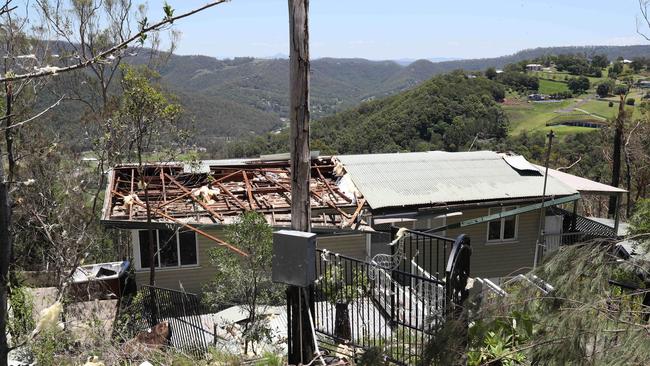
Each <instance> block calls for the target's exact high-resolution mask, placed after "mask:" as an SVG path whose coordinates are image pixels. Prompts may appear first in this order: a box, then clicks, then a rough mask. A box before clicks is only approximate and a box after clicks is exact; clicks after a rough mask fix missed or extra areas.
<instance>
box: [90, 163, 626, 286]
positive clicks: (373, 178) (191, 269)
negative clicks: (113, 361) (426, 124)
mask: <svg viewBox="0 0 650 366" xmlns="http://www.w3.org/2000/svg"><path fill="white" fill-rule="evenodd" d="M144 174H146V178H145V180H146V181H148V182H149V183H148V187H149V203H150V207H151V208H152V210H151V212H152V213H153V219H152V220H151V224H147V215H146V205H144V203H143V200H144V192H143V191H142V189H141V188H140V187H139V185H138V184H137V180H138V179H137V169H136V166H134V165H119V166H116V167H114V168H113V169H112V171H111V172H110V174H109V180H108V187H107V189H106V202H105V206H104V209H103V214H102V218H101V222H102V224H103V225H105V226H108V227H113V228H118V229H123V230H128V231H129V232H130V233H131V238H132V249H133V252H132V258H133V263H134V264H135V274H136V282H137V283H138V284H146V283H148V279H149V266H150V265H151V264H150V263H149V258H148V256H147V255H146V253H147V252H148V247H149V236H148V231H147V229H148V228H152V229H154V230H156V231H155V236H154V244H155V247H156V248H157V256H156V257H155V263H154V264H153V265H155V266H156V267H157V268H158V269H157V272H156V283H157V285H159V286H162V287H168V288H179V287H181V286H182V288H184V289H186V290H188V291H201V288H202V286H203V285H204V284H206V283H208V282H209V281H210V280H211V279H212V277H213V275H214V270H213V267H212V265H211V263H210V259H209V255H208V253H209V249H210V248H212V247H214V246H215V245H219V241H222V240H224V229H225V227H226V226H227V225H229V224H230V223H232V222H234V220H236V218H237V216H238V215H239V214H241V213H242V212H244V211H247V210H255V211H258V212H260V213H261V214H263V215H264V216H265V217H266V219H267V222H268V223H269V224H270V225H272V226H273V227H275V228H286V227H288V226H289V225H290V220H291V210H290V206H291V205H290V198H291V176H290V172H289V162H288V160H287V157H286V156H284V157H282V156H275V157H274V158H269V157H266V158H265V157H263V158H260V159H235V160H215V161H203V162H202V163H201V166H200V167H192V166H187V165H184V164H181V163H178V164H176V163H171V164H151V165H149V166H147V167H146V169H145V170H144ZM311 176H312V182H311V198H312V199H311V219H312V228H313V229H312V230H313V231H314V232H315V233H317V234H318V236H317V238H318V239H317V241H318V243H317V245H318V246H319V247H321V248H326V249H328V250H330V251H332V252H335V253H340V254H343V255H347V256H349V257H353V258H358V259H361V260H364V259H368V258H371V257H372V256H374V255H376V254H378V253H385V252H386V251H388V250H389V247H388V246H387V243H388V242H390V235H389V234H388V233H389V232H390V228H391V226H398V227H407V228H410V229H417V230H432V229H433V231H435V233H436V234H437V235H442V236H446V237H451V238H453V237H456V236H458V235H460V234H462V233H464V234H467V235H469V237H470V239H471V245H472V248H473V249H472V251H473V254H472V275H473V276H481V277H488V278H501V277H507V276H510V275H513V274H516V273H520V272H522V271H525V270H526V269H529V268H531V267H532V266H533V265H534V264H535V262H539V261H540V260H541V258H542V256H543V255H544V249H546V250H547V251H549V250H552V249H554V248H557V246H558V245H560V244H563V243H566V239H567V238H568V237H569V236H570V235H575V233H577V234H580V231H581V230H583V229H584V228H585V227H588V228H589V230H590V231H589V232H590V233H592V234H593V233H594V232H599V233H601V234H603V235H615V234H613V230H612V229H608V228H606V227H605V226H604V225H602V224H598V223H596V222H592V221H589V220H587V219H584V218H580V217H579V216H577V215H575V211H574V212H573V213H571V212H569V211H565V210H562V209H561V208H560V206H562V205H567V204H570V203H574V209H575V207H576V206H575V202H576V201H577V200H579V199H580V197H581V194H591V193H595V194H621V193H622V192H625V191H624V190H621V189H618V188H614V187H609V186H606V185H603V184H600V183H596V182H591V181H589V180H587V179H584V178H580V177H576V176H572V175H570V174H566V173H561V172H558V174H549V177H548V182H547V185H546V192H545V195H544V196H543V197H542V192H543V187H544V175H543V173H542V171H541V170H540V168H539V167H537V166H534V165H532V164H530V163H528V162H527V161H526V160H525V159H524V158H523V157H521V156H513V155H507V154H498V153H495V152H491V151H479V152H462V153H460V152H459V153H450V152H442V151H431V152H416V153H399V154H371V155H339V156H327V157H314V158H313V160H312V172H311ZM542 201H544V202H545V203H544V207H546V208H542V205H541V202H542ZM540 210H544V211H543V212H540ZM540 219H541V220H542V228H543V230H544V232H545V236H544V238H548V240H547V241H546V243H547V244H548V245H547V246H538V245H537V243H538V239H539V227H540ZM585 220H587V221H585ZM608 230H609V231H608ZM583 234H584V233H583ZM581 235H582V234H581ZM590 235H591V234H590ZM233 255H235V254H233Z"/></svg>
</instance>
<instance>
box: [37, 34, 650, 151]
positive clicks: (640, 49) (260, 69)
mask: <svg viewBox="0 0 650 366" xmlns="http://www.w3.org/2000/svg"><path fill="white" fill-rule="evenodd" d="M562 53H582V54H587V55H593V54H604V55H607V56H608V57H609V58H610V59H615V58H616V57H626V58H634V57H636V56H647V55H650V46H623V47H615V46H594V47H554V48H536V49H531V50H525V51H521V52H518V53H516V54H513V55H510V56H503V57H497V58H486V59H476V60H458V61H444V62H431V61H429V60H418V61H414V62H412V63H410V64H408V65H400V64H399V63H397V62H394V61H370V60H365V59H334V58H321V59H316V60H313V61H312V63H311V67H312V72H311V109H312V110H311V112H312V118H313V119H322V118H324V117H327V116H332V115H334V114H336V113H338V112H341V111H345V110H347V109H349V108H352V107H355V106H357V105H358V104H359V103H361V102H364V101H372V100H374V99H381V98H383V97H386V96H390V95H395V94H397V93H400V92H402V91H405V90H408V89H411V88H413V87H414V86H416V85H418V84H420V83H422V82H424V81H426V80H428V79H430V78H431V77H432V76H434V75H437V74H441V73H447V72H451V71H453V70H457V69H464V70H467V71H474V70H485V69H486V68H488V67H503V66H505V65H506V64H509V63H514V62H518V61H521V60H530V59H535V58H538V57H541V56H543V55H557V54H562ZM148 60H149V57H148V55H147V52H145V51H142V50H141V52H139V54H138V55H137V56H134V57H127V58H125V62H127V63H131V64H143V63H146V62H147V61H148ZM157 71H158V72H159V73H160V76H161V77H160V80H159V81H160V82H161V83H162V84H163V85H164V87H165V88H166V89H167V90H168V91H169V92H170V93H171V94H176V95H177V96H178V97H179V98H178V100H179V102H180V103H181V105H182V106H183V107H184V111H185V114H184V118H185V119H186V120H188V121H190V122H191V123H192V125H193V126H194V132H195V139H194V143H195V144H196V145H197V146H202V147H206V148H208V149H210V150H212V152H213V154H216V153H217V151H221V148H220V147H217V146H216V145H219V141H221V140H223V139H224V138H238V137H241V136H248V135H251V134H252V135H260V134H264V133H265V132H269V131H272V130H277V129H279V128H280V127H282V126H284V125H286V120H285V118H287V110H288V90H289V79H288V78H289V69H288V60H286V59H255V58H248V57H244V58H235V59H226V60H220V59H216V58H213V57H208V56H179V55H169V57H168V58H167V62H166V63H163V64H162V66H161V67H159V68H158V70H157ZM56 88H57V90H58V91H59V94H60V93H61V92H66V91H67V89H66V86H65V85H63V86H57V87H56ZM52 100H56V99H55V98H54V97H52V98H48V99H47V100H46V102H50V101H52ZM45 104H46V103H45V102H44V104H43V105H44V106H45ZM346 113H348V112H346ZM83 115H84V106H83V105H82V104H81V103H78V102H76V101H68V102H64V103H63V104H62V106H61V108H60V109H59V110H58V111H57V113H56V115H54V116H52V118H53V120H54V122H55V123H53V124H54V125H55V126H56V128H55V129H54V131H53V132H54V133H57V134H60V135H61V137H62V138H63V139H64V140H68V141H70V143H71V145H73V146H74V147H75V148H77V149H81V150H83V149H87V148H88V147H89V144H90V142H89V141H86V140H85V139H83V138H82V136H81V135H80V134H79V131H81V130H80V128H79V127H80V126H79V124H80V122H79V121H80V120H82V119H83V118H82V117H83ZM343 115H346V114H343ZM337 118H340V117H335V119H337ZM439 132H440V131H436V132H435V133H439ZM424 135H425V136H424V138H425V141H426V139H427V136H426V135H427V134H426V133H425V134H424ZM397 146H403V144H402V143H398V144H397Z"/></svg>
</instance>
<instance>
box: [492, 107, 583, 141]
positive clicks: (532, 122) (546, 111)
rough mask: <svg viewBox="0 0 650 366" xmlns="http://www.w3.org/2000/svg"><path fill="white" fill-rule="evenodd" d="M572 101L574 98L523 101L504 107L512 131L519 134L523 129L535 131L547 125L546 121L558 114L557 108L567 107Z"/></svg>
mask: <svg viewBox="0 0 650 366" xmlns="http://www.w3.org/2000/svg"><path fill="white" fill-rule="evenodd" d="M572 103H573V101H572V100H565V101H562V102H560V103H522V104H517V105H507V106H504V107H503V109H504V110H505V111H506V114H507V115H508V118H509V119H510V133H511V134H513V135H517V134H520V133H521V132H523V131H534V130H537V129H540V128H544V127H546V122H547V121H549V120H551V119H552V118H553V117H555V116H556V115H557V113H555V110H557V109H560V108H566V107H568V106H570V105H571V104H572Z"/></svg>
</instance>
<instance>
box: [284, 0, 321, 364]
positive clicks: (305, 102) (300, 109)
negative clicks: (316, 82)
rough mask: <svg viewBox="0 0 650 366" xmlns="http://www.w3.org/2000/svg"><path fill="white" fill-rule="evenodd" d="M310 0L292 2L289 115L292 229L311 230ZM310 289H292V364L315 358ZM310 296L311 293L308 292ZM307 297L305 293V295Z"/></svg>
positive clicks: (289, 300) (289, 292)
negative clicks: (308, 16)
mask: <svg viewBox="0 0 650 366" xmlns="http://www.w3.org/2000/svg"><path fill="white" fill-rule="evenodd" d="M308 11H309V0H289V73H290V77H289V82H290V84H289V85H290V88H289V93H290V96H289V107H290V109H289V116H290V120H291V228H292V229H293V230H297V231H305V232H309V231H311V205H310V200H309V180H310V178H311V153H310V150H309V27H308V18H307V14H308ZM302 291H307V289H304V288H300V287H296V286H289V287H288V288H287V302H288V304H289V311H290V316H289V323H290V324H289V327H290V329H289V333H290V334H291V337H289V345H288V346H289V360H288V361H289V364H294V365H297V364H298V363H302V364H307V363H309V362H310V361H311V360H312V358H313V357H314V346H315V345H314V343H313V340H312V339H311V334H312V332H311V325H310V322H309V308H310V307H313V306H312V303H313V301H312V300H311V296H309V295H306V296H301V292H302ZM308 292H309V293H311V291H308ZM302 295H304V294H302Z"/></svg>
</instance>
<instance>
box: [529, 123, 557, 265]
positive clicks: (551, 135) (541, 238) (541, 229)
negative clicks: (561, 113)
mask: <svg viewBox="0 0 650 366" xmlns="http://www.w3.org/2000/svg"><path fill="white" fill-rule="evenodd" d="M546 137H548V149H547V150H546V163H545V165H544V188H542V207H540V209H539V229H538V230H537V241H536V242H535V258H534V259H533V268H537V262H538V261H539V247H541V246H544V245H545V242H546V239H545V238H544V234H543V232H544V220H545V218H546V209H545V208H544V201H545V200H546V184H547V183H548V165H549V163H550V161H551V148H552V147H553V138H554V137H555V133H553V130H551V131H550V132H549V133H548V134H547V135H546Z"/></svg>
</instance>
